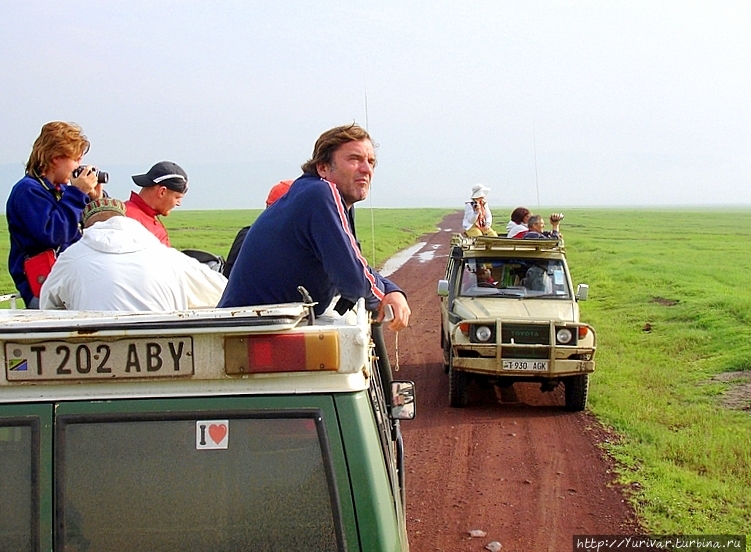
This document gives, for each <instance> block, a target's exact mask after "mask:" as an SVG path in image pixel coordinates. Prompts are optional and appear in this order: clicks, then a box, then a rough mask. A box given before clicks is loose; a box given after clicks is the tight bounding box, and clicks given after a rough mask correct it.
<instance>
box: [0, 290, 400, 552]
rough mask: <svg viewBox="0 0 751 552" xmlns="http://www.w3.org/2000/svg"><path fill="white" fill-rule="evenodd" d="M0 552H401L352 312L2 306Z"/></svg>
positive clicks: (388, 424)
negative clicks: (125, 310) (137, 310)
mask: <svg viewBox="0 0 751 552" xmlns="http://www.w3.org/2000/svg"><path fill="white" fill-rule="evenodd" d="M0 351H2V354H3V364H4V369H3V371H2V376H0V489H2V493H1V494H0V550H8V551H11V550H12V551H15V552H21V551H56V552H96V551H107V552H117V551H129V552H135V551H143V552H161V551H165V552H166V551H170V552H172V551H177V550H179V551H181V552H190V551H196V552H198V551H201V552H218V551H252V552H258V551H264V550H305V551H350V552H352V551H363V552H365V551H368V552H370V551H389V552H398V551H407V550H408V549H409V544H408V541H407V533H406V518H405V495H404V467H403V447H402V437H401V431H400V428H399V420H400V419H410V418H411V417H413V416H414V406H415V402H414V386H413V384H412V383H411V382H392V381H391V378H390V370H386V371H384V370H383V367H382V366H381V363H380V362H379V361H378V356H377V354H376V351H375V349H374V344H373V341H372V339H371V324H370V321H369V320H368V317H367V314H366V312H365V309H364V307H363V305H362V302H361V304H360V305H358V307H357V310H356V311H355V312H350V313H348V314H347V315H346V316H345V317H342V318H336V319H332V320H326V319H324V318H319V319H316V320H313V315H312V311H311V310H310V309H309V305H304V304H290V305H278V306H264V307H262V308H261V307H255V308H254V307H248V308H242V309H207V310H200V311H199V310H196V311H185V312H179V313H167V314H164V313H161V314H151V313H128V314H113V313H104V312H101V313H99V312H74V311H71V312H66V311H54V312H52V311H13V310H10V311H2V312H0Z"/></svg>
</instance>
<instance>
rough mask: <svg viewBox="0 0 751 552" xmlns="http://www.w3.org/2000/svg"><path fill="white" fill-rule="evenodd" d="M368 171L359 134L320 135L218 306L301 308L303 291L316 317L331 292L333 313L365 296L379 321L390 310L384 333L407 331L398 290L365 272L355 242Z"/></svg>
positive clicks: (351, 128) (346, 130)
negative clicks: (298, 305) (334, 302)
mask: <svg viewBox="0 0 751 552" xmlns="http://www.w3.org/2000/svg"><path fill="white" fill-rule="evenodd" d="M374 168H375V151H374V148H373V142H372V140H371V138H370V136H369V135H368V133H367V131H365V130H364V129H363V128H361V127H360V126H358V125H356V124H352V125H348V126H341V127H336V128H333V129H331V130H328V131H326V132H324V133H323V134H322V135H321V136H320V138H318V140H317V141H316V144H315V147H314V149H313V156H312V158H311V159H310V160H309V161H307V162H306V163H305V164H304V165H303V166H302V170H303V175H302V176H301V177H300V178H298V179H297V180H295V182H294V183H293V184H292V186H291V187H290V189H289V192H287V194H286V195H285V196H284V197H282V198H281V199H279V200H278V201H277V202H276V203H274V204H273V205H272V206H271V207H269V208H268V209H266V210H265V211H264V212H263V213H261V215H260V216H259V217H258V219H257V220H256V222H255V223H254V224H253V226H251V228H250V230H249V231H248V234H247V236H246V238H245V241H244V243H243V246H242V249H241V250H240V254H239V256H238V258H237V262H236V263H235V266H234V268H233V269H232V273H231V274H230V278H229V283H228V284H227V288H226V289H225V291H224V295H223V296H222V299H221V301H220V302H219V306H220V307H236V306H247V305H269V304H276V303H294V302H299V301H301V300H302V297H301V296H300V293H299V291H298V290H297V288H298V286H303V287H304V288H305V289H307V290H308V292H309V293H310V296H311V297H312V299H313V301H316V302H317V303H318V304H317V305H316V307H315V312H316V314H322V313H323V312H324V311H325V310H326V309H327V308H328V307H329V305H330V303H331V302H332V299H333V298H334V296H335V295H336V294H337V293H338V294H339V295H340V296H341V300H340V301H339V303H338V304H337V309H336V310H337V311H339V312H344V311H345V310H347V308H348V307H350V306H351V305H353V304H354V303H355V302H356V301H357V300H358V299H359V298H360V297H364V298H365V303H366V306H367V308H368V309H370V310H374V311H375V310H377V311H378V317H377V320H379V321H380V320H382V319H383V316H384V307H385V306H386V305H389V306H390V307H391V309H392V310H393V314H394V319H393V320H392V321H391V323H390V324H389V328H390V329H391V330H394V331H398V330H401V329H403V328H405V327H406V326H407V324H408V323H409V317H410V314H411V311H410V308H409V305H408V303H407V299H406V296H405V294H404V292H403V291H402V290H401V289H399V287H398V286H397V285H396V284H394V283H393V282H392V281H391V280H389V279H388V278H384V277H383V276H381V275H380V274H378V273H377V272H376V271H374V270H373V269H372V268H370V267H369V266H368V263H367V261H366V260H365V258H364V257H363V256H362V254H361V252H360V247H359V243H358V242H357V237H356V236H355V230H354V228H355V226H354V207H353V206H354V204H355V203H356V202H358V201H362V200H363V199H365V198H366V197H367V196H368V192H369V191H370V181H371V179H372V177H373V169H374Z"/></svg>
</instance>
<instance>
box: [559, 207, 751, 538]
mask: <svg viewBox="0 0 751 552" xmlns="http://www.w3.org/2000/svg"><path fill="white" fill-rule="evenodd" d="M566 219H567V220H566V224H565V237H566V249H567V253H568V257H569V263H570V266H571V271H572V277H573V278H574V280H575V281H577V282H586V283H588V284H589V285H590V287H591V289H590V300H589V301H587V302H585V303H582V305H581V306H582V317H583V319H585V320H586V321H588V322H590V323H592V324H593V325H594V326H595V328H596V329H597V334H598V352H597V361H598V362H597V371H596V372H595V374H594V376H593V378H592V385H591V390H590V408H591V409H592V411H593V412H594V413H595V414H596V415H597V416H598V417H599V418H600V419H601V420H602V421H603V422H605V423H606V424H607V425H609V426H611V427H613V428H614V429H615V430H616V431H617V432H618V433H619V434H620V435H621V436H622V439H621V440H620V442H619V443H617V444H612V445H610V446H609V449H610V452H611V453H612V454H613V455H614V456H615V457H616V458H617V459H618V460H619V461H620V462H621V465H622V469H621V478H622V480H623V482H624V483H626V484H629V485H631V486H632V487H633V488H635V489H637V492H636V493H635V495H634V497H633V500H634V503H635V505H636V507H637V510H638V512H639V514H640V517H641V518H642V520H643V522H644V524H645V527H646V528H647V529H648V530H649V531H650V532H652V533H663V534H664V533H679V534H722V533H728V534H740V533H742V534H746V535H748V534H751V415H749V412H741V411H730V410H727V409H725V408H723V407H722V406H720V403H719V400H718V396H719V395H720V394H721V393H722V392H723V390H725V389H726V388H727V384H720V383H713V382H712V381H711V377H712V376H713V375H715V374H718V373H721V372H726V371H737V370H749V369H750V368H751V286H750V285H749V279H750V278H751V248H749V236H751V212H749V211H740V210H739V211H730V212H722V213H720V212H709V211H707V212H697V211H693V212H689V211H647V210H642V211H633V210H629V211H625V210H610V211H606V210H573V211H569V212H567V213H566ZM569 221H570V222H569ZM672 302H675V304H671V303H672ZM647 324H649V325H650V326H651V331H645V325H647ZM749 405H750V406H751V399H749Z"/></svg>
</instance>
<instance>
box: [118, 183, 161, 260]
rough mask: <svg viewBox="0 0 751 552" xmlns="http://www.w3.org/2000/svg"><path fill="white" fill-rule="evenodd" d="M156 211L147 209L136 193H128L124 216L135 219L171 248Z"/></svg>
mask: <svg viewBox="0 0 751 552" xmlns="http://www.w3.org/2000/svg"><path fill="white" fill-rule="evenodd" d="M157 214H158V213H157V211H155V210H154V209H152V208H151V207H149V206H148V205H147V204H146V202H145V201H144V200H143V199H142V198H141V196H140V195H138V194H137V193H136V192H130V199H129V200H128V201H126V202H125V216H126V217H129V218H132V219H135V220H137V221H138V222H140V223H141V224H143V225H144V226H145V227H146V229H147V230H148V231H149V232H151V233H152V234H154V235H155V236H156V237H157V238H159V241H160V242H162V243H163V244H164V245H166V246H167V247H172V246H171V245H170V243H169V236H167V229H166V228H165V227H164V224H162V221H161V220H159V219H158V218H157Z"/></svg>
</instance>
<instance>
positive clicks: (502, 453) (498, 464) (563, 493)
mask: <svg viewBox="0 0 751 552" xmlns="http://www.w3.org/2000/svg"><path fill="white" fill-rule="evenodd" d="M460 225H461V214H455V215H450V216H448V217H447V218H446V219H444V221H443V222H442V223H441V229H440V230H439V231H438V232H436V233H435V234H431V235H427V236H424V237H423V238H422V239H421V240H420V241H423V242H426V243H425V245H424V247H423V248H422V249H421V250H420V251H419V252H417V253H415V254H413V255H412V256H411V257H410V259H409V261H408V262H407V263H406V264H404V265H403V266H402V267H401V268H399V269H398V270H397V271H396V272H394V274H392V275H391V276H390V277H391V278H392V279H393V280H394V281H395V282H396V283H398V284H399V285H400V286H401V287H402V288H403V289H404V290H405V291H406V292H407V294H408V298H409V303H410V306H411V308H412V320H411V323H410V327H409V328H408V329H406V330H404V331H403V332H400V334H399V336H398V347H397V349H396V352H395V351H394V348H395V345H397V342H396V339H395V336H394V334H393V333H391V332H386V341H387V345H388V346H389V349H390V350H391V363H392V366H394V367H395V365H396V364H397V361H398V365H399V371H398V372H397V373H395V374H394V377H395V379H410V380H413V381H414V382H415V383H416V386H417V418H416V419H415V420H413V421H408V422H403V423H402V428H403V431H404V437H405V448H406V457H407V458H406V462H407V514H408V520H407V523H408V531H409V536H410V545H411V550H412V552H434V551H445V552H449V551H451V552H459V551H483V550H484V549H485V548H484V547H485V545H486V544H488V543H489V542H491V541H498V542H500V543H501V545H502V546H503V550H504V551H528V552H529V551H531V552H543V551H551V552H552V551H555V552H559V551H560V552H571V550H572V537H573V535H579V534H589V535H594V534H634V533H638V532H639V528H638V524H637V522H636V520H635V516H634V512H633V510H632V509H631V507H630V506H629V504H628V502H627V501H626V499H625V497H624V490H623V489H622V488H621V487H620V486H619V485H617V484H616V483H615V476H614V473H613V463H612V461H611V460H610V459H609V458H608V457H607V456H606V455H605V454H604V453H603V451H602V449H601V447H600V446H599V444H600V443H602V442H603V441H604V440H606V439H608V438H609V435H608V433H607V432H606V431H604V430H603V429H602V428H601V427H600V426H599V425H598V423H597V422H596V420H595V419H594V418H593V417H592V416H591V415H590V414H588V413H586V412H584V413H570V412H566V411H565V410H564V408H563V402H564V400H563V393H562V389H557V390H556V391H554V392H552V393H542V392H541V391H540V389H539V385H535V384H515V385H514V386H513V388H512V389H511V390H506V391H503V392H501V391H500V390H498V389H495V388H490V389H480V388H478V387H477V386H476V385H475V384H473V385H472V386H471V387H470V404H469V406H468V407H467V408H463V409H456V408H451V407H449V406H448V376H447V375H446V374H445V373H444V371H443V364H442V353H441V347H440V313H439V301H438V296H437V295H436V285H437V281H438V279H439V278H441V277H442V275H443V271H444V268H445V265H446V257H447V255H448V252H449V241H450V238H451V231H459V230H460ZM397 357H398V358H397ZM473 529H479V530H482V531H485V532H486V533H487V535H486V536H485V537H481V538H471V537H470V536H469V531H471V530H473Z"/></svg>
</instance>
